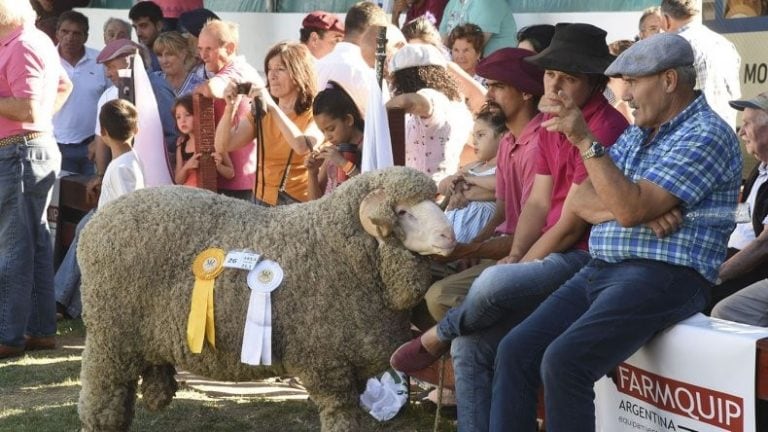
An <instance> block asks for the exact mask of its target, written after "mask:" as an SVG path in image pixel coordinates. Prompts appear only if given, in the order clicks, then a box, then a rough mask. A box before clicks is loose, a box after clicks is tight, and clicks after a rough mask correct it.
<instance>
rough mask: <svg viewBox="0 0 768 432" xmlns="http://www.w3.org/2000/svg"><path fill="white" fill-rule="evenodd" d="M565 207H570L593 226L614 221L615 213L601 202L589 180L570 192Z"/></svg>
mask: <svg viewBox="0 0 768 432" xmlns="http://www.w3.org/2000/svg"><path fill="white" fill-rule="evenodd" d="M565 205H567V206H568V207H570V209H571V211H572V212H573V213H574V214H575V215H576V216H578V217H579V218H581V219H583V220H585V221H587V222H589V223H591V224H593V225H597V224H599V223H602V222H606V221H609V220H613V219H614V217H613V213H611V212H610V211H609V210H608V209H606V208H605V206H604V205H603V203H602V201H600V197H599V196H597V192H595V188H594V187H593V186H592V182H591V181H589V179H586V180H584V181H583V182H582V183H581V184H580V185H579V187H577V188H575V189H574V188H572V189H571V190H570V191H568V196H567V197H566V200H565Z"/></svg>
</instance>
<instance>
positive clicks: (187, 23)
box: [179, 8, 220, 37]
mask: <svg viewBox="0 0 768 432" xmlns="http://www.w3.org/2000/svg"><path fill="white" fill-rule="evenodd" d="M218 19H220V18H219V16H218V15H216V14H215V13H213V12H212V11H209V10H208V9H206V8H200V9H193V10H191V11H186V12H184V13H182V14H181V15H179V31H181V32H182V33H184V32H187V33H190V34H192V36H194V37H200V30H202V29H203V26H204V25H205V23H207V22H208V21H210V20H218Z"/></svg>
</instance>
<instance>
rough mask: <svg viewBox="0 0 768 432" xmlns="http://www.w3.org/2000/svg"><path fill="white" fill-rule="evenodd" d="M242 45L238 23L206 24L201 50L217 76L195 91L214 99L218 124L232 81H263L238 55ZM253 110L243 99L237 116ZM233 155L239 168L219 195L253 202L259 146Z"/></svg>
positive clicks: (222, 182) (221, 182)
mask: <svg viewBox="0 0 768 432" xmlns="http://www.w3.org/2000/svg"><path fill="white" fill-rule="evenodd" d="M238 44H239V32H238V28H237V24H235V23H232V22H227V21H219V20H213V21H209V22H208V23H206V24H205V26H204V27H203V29H202V30H201V31H200V37H199V38H198V41H197V49H198V52H199V54H200V58H201V59H202V60H203V63H205V68H206V69H207V70H208V71H209V72H212V73H214V74H215V75H214V76H213V77H212V78H211V79H209V80H208V81H205V82H204V83H202V84H200V85H199V86H198V87H197V88H196V89H195V92H197V93H200V94H203V95H205V96H207V97H212V98H214V103H213V109H214V116H215V119H216V124H217V125H218V124H219V120H220V119H221V116H222V115H223V114H224V109H225V107H226V102H225V101H224V90H225V89H226V88H227V86H228V85H229V84H230V82H232V81H234V82H237V83H240V82H251V83H253V82H263V80H262V79H261V77H260V76H259V73H258V72H257V71H256V69H254V68H253V66H251V65H249V64H248V63H247V62H246V61H245V57H243V56H240V55H238V54H237V47H238ZM249 110H250V103H249V101H248V99H247V98H242V100H241V101H240V105H239V106H238V110H237V113H236V114H235V115H236V116H237V117H238V118H241V117H242V116H244V115H246V114H247V113H248V111H249ZM229 156H230V158H231V159H232V164H233V166H234V168H235V176H234V177H233V178H232V179H230V180H226V179H223V178H221V177H219V192H220V193H222V194H224V195H227V196H231V197H235V198H241V199H245V200H250V199H252V198H253V186H254V183H255V181H256V174H255V173H256V145H255V143H254V142H251V143H250V144H248V145H246V146H245V147H243V148H240V149H237V150H235V151H232V152H230V153H229Z"/></svg>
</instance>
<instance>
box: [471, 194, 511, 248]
mask: <svg viewBox="0 0 768 432" xmlns="http://www.w3.org/2000/svg"><path fill="white" fill-rule="evenodd" d="M505 213H506V208H505V203H504V201H502V200H500V199H498V198H497V199H496V210H495V211H494V212H493V216H491V219H490V220H489V221H488V223H486V224H485V226H484V227H483V229H482V230H480V232H479V233H477V236H475V238H473V239H472V241H471V243H475V242H482V241H485V240H487V239H489V238H491V236H492V235H493V234H494V233H496V227H498V226H499V225H501V223H502V222H504V219H505V218H506V215H505Z"/></svg>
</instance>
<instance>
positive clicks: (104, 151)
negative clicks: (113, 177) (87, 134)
mask: <svg viewBox="0 0 768 432" xmlns="http://www.w3.org/2000/svg"><path fill="white" fill-rule="evenodd" d="M90 145H91V146H93V154H94V162H95V164H96V173H97V174H99V175H104V172H105V171H106V170H107V165H109V161H111V160H112V151H110V150H109V147H108V146H107V145H106V144H104V141H102V139H101V137H100V136H98V135H96V136H95V137H94V138H93V141H91V144H90Z"/></svg>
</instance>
